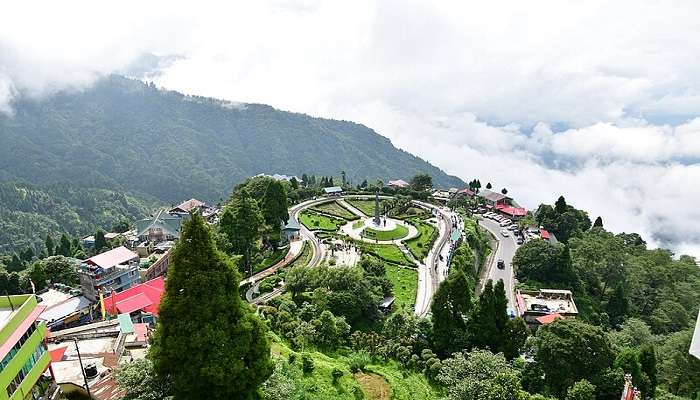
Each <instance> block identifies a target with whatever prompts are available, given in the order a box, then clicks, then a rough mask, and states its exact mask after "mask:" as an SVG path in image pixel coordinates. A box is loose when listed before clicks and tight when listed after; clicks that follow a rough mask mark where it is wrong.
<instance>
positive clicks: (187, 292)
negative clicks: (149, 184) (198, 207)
mask: <svg viewBox="0 0 700 400" xmlns="http://www.w3.org/2000/svg"><path fill="white" fill-rule="evenodd" d="M238 286H239V276H238V273H237V272H236V269H235V268H234V265H233V262H232V260H231V259H230V258H229V257H227V256H226V255H225V254H224V253H222V252H220V251H218V250H217V249H216V246H215V244H214V241H213V239H212V237H211V234H210V232H209V228H208V227H207V226H206V223H205V222H204V219H203V218H202V216H201V215H199V214H198V213H195V214H193V215H192V217H191V218H190V220H189V221H186V222H185V223H184V224H183V228H182V233H181V237H180V240H179V242H178V244H177V245H176V246H175V248H174V249H173V250H172V255H171V261H170V267H169V269H168V282H167V285H166V288H165V294H164V296H163V299H162V301H161V303H160V308H159V321H158V327H157V329H156V333H155V336H154V341H153V346H152V347H151V350H150V352H149V356H150V357H151V359H152V360H153V363H154V369H155V371H156V373H157V375H158V376H159V377H161V378H162V379H167V380H170V381H171V382H172V390H173V394H174V395H175V397H176V398H183V399H191V398H202V396H203V395H204V394H205V393H206V396H207V398H208V399H241V400H243V399H250V398H251V396H252V394H253V393H254V392H255V391H256V390H257V388H258V386H259V385H260V384H261V383H262V382H264V381H265V380H266V379H267V378H268V377H269V376H270V374H272V362H271V361H270V343H269V341H268V339H267V337H266V327H265V325H264V323H263V322H262V321H261V320H260V319H259V318H258V317H257V316H256V315H255V314H254V313H253V311H252V310H251V308H250V307H249V306H248V305H247V304H244V303H243V302H242V300H241V298H240V295H239V293H238ZM193 332H196V334H193Z"/></svg>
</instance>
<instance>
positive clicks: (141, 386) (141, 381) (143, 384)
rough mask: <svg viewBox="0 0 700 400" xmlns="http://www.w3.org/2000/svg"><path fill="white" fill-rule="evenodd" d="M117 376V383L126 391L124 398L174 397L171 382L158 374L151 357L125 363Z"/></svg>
mask: <svg viewBox="0 0 700 400" xmlns="http://www.w3.org/2000/svg"><path fill="white" fill-rule="evenodd" d="M115 376H116V378H117V385H119V388H120V389H121V390H123V391H124V397H122V399H123V400H159V399H164V400H167V399H172V393H171V390H170V385H169V383H168V382H167V381H166V380H163V379H161V378H159V377H157V376H156V374H155V372H154V371H153V363H152V362H151V361H150V360H149V359H141V360H136V361H132V362H130V363H127V364H124V365H122V366H121V367H120V368H119V369H118V370H117V371H116V374H115Z"/></svg>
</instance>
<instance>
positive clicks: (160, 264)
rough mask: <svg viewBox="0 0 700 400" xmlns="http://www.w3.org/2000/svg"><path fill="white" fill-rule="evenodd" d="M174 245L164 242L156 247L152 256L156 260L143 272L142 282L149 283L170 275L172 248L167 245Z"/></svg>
mask: <svg viewBox="0 0 700 400" xmlns="http://www.w3.org/2000/svg"><path fill="white" fill-rule="evenodd" d="M172 243H173V242H163V243H160V244H158V246H156V248H155V249H154V252H153V254H152V256H154V257H155V258H156V260H155V261H154V262H153V264H151V265H150V266H149V267H148V268H147V269H146V271H143V272H142V277H141V278H142V280H146V281H148V280H151V279H155V278H157V277H159V276H165V275H166V274H167V273H168V267H170V251H171V249H172V246H167V245H165V244H172Z"/></svg>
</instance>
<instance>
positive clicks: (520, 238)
mask: <svg viewBox="0 0 700 400" xmlns="http://www.w3.org/2000/svg"><path fill="white" fill-rule="evenodd" d="M515 243H517V244H519V245H520V244H523V243H525V239H523V238H522V237H521V236H518V238H517V239H516V240H515Z"/></svg>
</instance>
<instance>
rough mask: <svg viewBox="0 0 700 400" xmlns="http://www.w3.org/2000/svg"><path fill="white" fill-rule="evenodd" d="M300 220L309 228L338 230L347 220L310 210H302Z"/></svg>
mask: <svg viewBox="0 0 700 400" xmlns="http://www.w3.org/2000/svg"><path fill="white" fill-rule="evenodd" d="M299 222H301V223H302V224H304V226H305V227H306V228H307V229H309V230H318V229H320V230H323V231H331V232H335V231H337V230H338V229H339V228H340V227H341V226H343V225H345V223H346V222H347V221H345V220H344V219H340V218H334V217H329V216H327V215H321V214H316V213H312V212H308V211H302V212H301V214H299Z"/></svg>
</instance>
